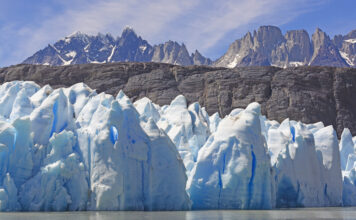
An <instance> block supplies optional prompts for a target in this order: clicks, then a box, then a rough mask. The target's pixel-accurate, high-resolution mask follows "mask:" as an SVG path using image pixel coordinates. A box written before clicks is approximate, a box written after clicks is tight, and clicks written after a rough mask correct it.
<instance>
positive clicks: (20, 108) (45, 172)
mask: <svg viewBox="0 0 356 220" xmlns="http://www.w3.org/2000/svg"><path fill="white" fill-rule="evenodd" d="M0 95H1V99H0V102H1V105H0V119H1V120H0V210H1V211H19V210H25V211H65V210H69V211H77V210H188V209H190V206H191V202H190V199H189V197H188V195H187V193H186V191H185V186H186V181H187V176H186V174H185V171H186V169H185V167H184V165H183V163H182V160H181V159H180V156H179V153H178V151H177V149H176V147H175V145H174V143H173V142H172V141H171V140H170V138H169V137H168V136H167V135H166V133H165V132H164V131H162V130H160V129H159V128H158V127H157V125H156V123H155V122H154V120H153V119H152V118H141V116H140V115H139V113H138V112H137V111H136V109H135V108H134V106H133V105H132V103H131V102H130V101H129V100H128V98H127V97H126V96H124V94H123V93H122V92H121V93H119V95H118V97H117V98H116V99H115V98H114V97H113V96H111V95H107V94H104V93H101V94H97V93H96V92H95V91H94V90H92V89H90V88H89V87H87V86H86V85H85V84H83V83H79V84H76V85H73V86H71V87H69V88H59V89H55V90H53V89H52V88H51V87H50V86H44V87H42V88H40V87H39V86H38V85H36V84H35V83H33V82H19V81H14V82H11V83H5V84H3V85H1V86H0ZM125 97H126V98H125Z"/></svg>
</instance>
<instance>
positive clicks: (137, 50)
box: [23, 27, 212, 66]
mask: <svg viewBox="0 0 356 220" xmlns="http://www.w3.org/2000/svg"><path fill="white" fill-rule="evenodd" d="M118 61H134V62H150V61H153V62H161V63H171V64H178V65H183V66H186V65H210V64H211V63H212V62H211V60H210V59H208V58H205V57H203V56H202V55H201V54H200V53H199V52H198V51H196V52H195V53H194V54H192V55H189V53H188V50H187V48H186V47H185V45H184V44H182V45H180V44H179V43H177V42H173V41H168V42H166V43H164V44H159V45H155V46H151V45H150V44H149V43H148V42H147V41H146V40H143V39H142V38H141V37H140V36H138V35H137V34H136V33H135V31H134V30H133V29H132V28H130V27H127V28H125V29H124V30H123V32H122V34H121V37H118V38H117V39H115V38H114V37H113V36H111V35H110V34H106V35H104V34H100V33H99V34H98V35H96V36H90V35H87V34H84V33H81V32H76V33H74V34H71V35H69V36H67V37H65V38H64V39H61V40H59V41H57V42H56V43H55V44H53V45H52V44H49V45H48V46H47V47H46V48H44V49H43V50H40V51H38V52H36V53H35V54H34V55H32V56H31V57H29V58H27V59H26V60H25V61H23V63H27V64H45V65H53V66H62V65H70V64H83V63H112V62H118Z"/></svg>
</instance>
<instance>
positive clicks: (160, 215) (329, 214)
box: [0, 207, 356, 220]
mask: <svg viewBox="0 0 356 220" xmlns="http://www.w3.org/2000/svg"><path fill="white" fill-rule="evenodd" d="M63 219H65V220H84V219H89V220H121V219H122V220H141V219H143V220H146V219H147V220H160V219H162V220H166V219H167V220H178V219H186V220H193V219H194V220H195V219H197V220H210V219H211V220H213V219H214V220H215V219H218V220H230V219H238V220H245V219H248V220H258V219H264V220H271V219H308V220H313V219H356V207H349V208H301V209H280V210H248V211H247V210H242V211H240V210H236V211H235V210H234V211H225V210H224V211H217V210H211V211H187V212H185V211H181V212H42V213H40V212H22V213H21V212H15V213H0V220H63Z"/></svg>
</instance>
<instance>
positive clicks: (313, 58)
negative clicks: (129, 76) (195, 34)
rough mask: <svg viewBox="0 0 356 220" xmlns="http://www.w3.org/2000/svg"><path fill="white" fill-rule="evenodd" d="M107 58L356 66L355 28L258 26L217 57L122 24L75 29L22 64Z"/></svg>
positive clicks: (179, 62)
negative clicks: (339, 31)
mask: <svg viewBox="0 0 356 220" xmlns="http://www.w3.org/2000/svg"><path fill="white" fill-rule="evenodd" d="M110 62H161V63H170V64H177V65H183V66H189V65H212V66H217V67H228V68H234V67H236V66H277V67H281V68H286V67H292V66H335V67H356V30H353V31H351V32H349V33H348V34H346V35H344V36H343V35H335V36H334V38H333V39H331V38H330V37H329V36H328V35H327V34H326V33H325V32H323V31H322V30H321V29H320V28H317V29H316V30H315V32H314V33H313V34H312V35H311V36H310V35H309V33H308V32H307V31H306V30H303V29H302V30H289V31H287V32H286V33H285V34H283V33H282V31H281V30H280V29H279V28H278V27H276V26H261V27H259V28H258V29H257V30H254V31H253V33H251V32H247V33H246V34H245V35H244V36H243V37H242V38H240V39H237V40H235V41H234V42H233V43H231V44H230V46H229V48H228V50H227V51H226V53H225V54H223V55H222V56H221V57H220V58H218V59H217V60H215V61H212V60H211V59H209V58H207V57H205V56H203V55H202V54H201V53H200V52H199V51H197V50H195V52H194V53H189V52H188V50H187V48H186V46H185V44H184V43H182V44H179V43H178V42H176V41H171V40H168V41H166V42H165V43H162V44H157V45H151V44H150V43H149V42H148V41H146V40H144V39H143V38H142V37H141V36H139V35H137V34H136V32H135V31H134V30H133V28H131V27H126V28H125V29H124V30H123V32H122V34H121V36H118V37H117V38H114V37H113V36H112V35H111V34H101V33H98V34H97V35H87V34H84V33H82V32H75V33H73V34H71V35H68V36H67V37H65V38H62V39H61V40H59V41H57V42H56V43H54V44H49V45H48V46H47V47H46V48H44V49H42V50H40V51H38V52H36V53H35V54H34V55H32V56H30V57H29V58H27V59H26V60H24V61H23V63H26V64H45V65H55V66H56V65H70V64H84V63H110Z"/></svg>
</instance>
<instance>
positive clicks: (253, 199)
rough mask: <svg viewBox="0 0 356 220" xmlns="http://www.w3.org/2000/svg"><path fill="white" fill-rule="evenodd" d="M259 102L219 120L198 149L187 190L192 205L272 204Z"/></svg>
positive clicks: (239, 206)
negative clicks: (213, 131)
mask: <svg viewBox="0 0 356 220" xmlns="http://www.w3.org/2000/svg"><path fill="white" fill-rule="evenodd" d="M259 116H260V106H259V104H257V103H252V104H250V105H249V106H248V107H247V108H246V110H244V111H241V112H240V113H239V114H237V115H234V116H230V115H229V116H226V117H225V118H224V119H222V120H221V122H220V123H219V126H218V128H217V130H216V132H215V133H213V134H212V135H211V136H210V137H209V139H208V140H207V142H206V143H205V145H204V146H203V147H202V148H201V149H200V151H199V154H198V159H197V163H196V166H195V167H194V169H193V170H192V174H191V176H190V178H189V180H188V184H187V190H188V192H189V195H190V198H191V200H192V203H193V204H192V208H193V209H269V208H272V207H273V206H274V195H273V179H272V173H271V165H270V159H269V155H268V153H267V146H266V142H265V139H264V137H263V136H262V135H261V127H260V120H259Z"/></svg>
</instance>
